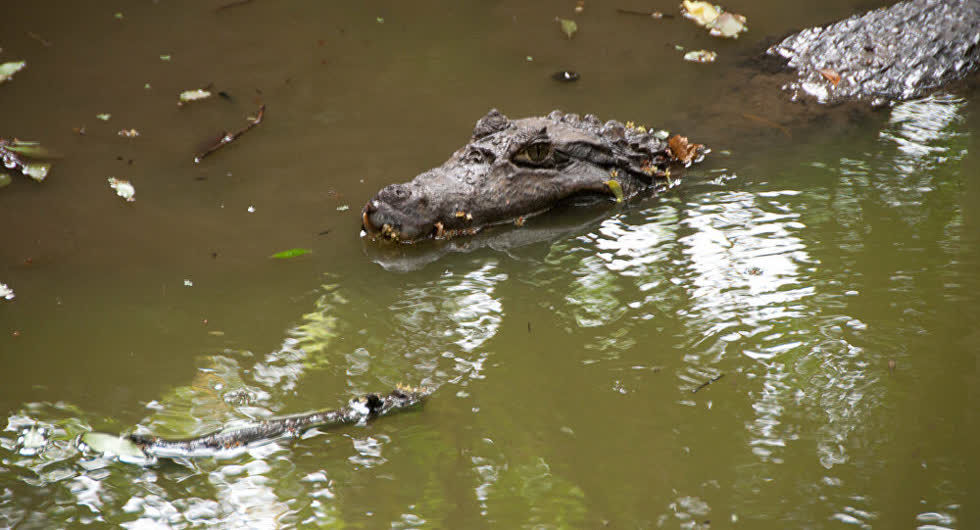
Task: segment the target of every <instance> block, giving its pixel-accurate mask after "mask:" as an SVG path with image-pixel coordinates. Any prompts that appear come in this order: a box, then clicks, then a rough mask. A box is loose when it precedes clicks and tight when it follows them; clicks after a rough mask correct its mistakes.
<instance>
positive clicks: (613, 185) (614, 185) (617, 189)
mask: <svg viewBox="0 0 980 530" xmlns="http://www.w3.org/2000/svg"><path fill="white" fill-rule="evenodd" d="M606 186H608V187H609V191H611V192H612V193H613V195H615V196H616V202H623V187H622V186H620V185H619V181H616V180H612V179H610V180H607V181H606Z"/></svg>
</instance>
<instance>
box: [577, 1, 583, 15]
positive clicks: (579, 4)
mask: <svg viewBox="0 0 980 530" xmlns="http://www.w3.org/2000/svg"><path fill="white" fill-rule="evenodd" d="M582 11H585V0H578V2H575V12H576V13H581V12H582Z"/></svg>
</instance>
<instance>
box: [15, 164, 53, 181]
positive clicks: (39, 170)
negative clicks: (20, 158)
mask: <svg viewBox="0 0 980 530" xmlns="http://www.w3.org/2000/svg"><path fill="white" fill-rule="evenodd" d="M20 170H21V172H23V173H24V174H25V175H27V176H28V177H31V178H32V179H34V180H36V181H38V182H44V179H46V178H47V177H48V171H50V170H51V164H49V163H47V162H27V163H25V164H24V165H23V167H21V168H20Z"/></svg>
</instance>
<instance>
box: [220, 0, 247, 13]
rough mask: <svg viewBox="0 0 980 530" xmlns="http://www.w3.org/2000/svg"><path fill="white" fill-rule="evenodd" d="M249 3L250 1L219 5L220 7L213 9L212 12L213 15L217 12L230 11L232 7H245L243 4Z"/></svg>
mask: <svg viewBox="0 0 980 530" xmlns="http://www.w3.org/2000/svg"><path fill="white" fill-rule="evenodd" d="M251 1H252V0H237V1H235V2H229V3H227V4H224V5H220V6H218V7H216V8H215V9H214V12H215V13H218V12H221V11H224V10H225V9H231V8H233V7H238V6H243V5H245V4H247V3H249V2H251Z"/></svg>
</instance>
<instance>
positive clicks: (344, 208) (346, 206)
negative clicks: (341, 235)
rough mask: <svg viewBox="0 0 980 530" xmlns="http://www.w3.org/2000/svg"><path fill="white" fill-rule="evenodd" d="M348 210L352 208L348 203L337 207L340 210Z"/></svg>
mask: <svg viewBox="0 0 980 530" xmlns="http://www.w3.org/2000/svg"><path fill="white" fill-rule="evenodd" d="M347 210H350V206H348V205H346V204H341V205H340V206H338V207H337V211H338V212H346V211H347Z"/></svg>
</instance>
